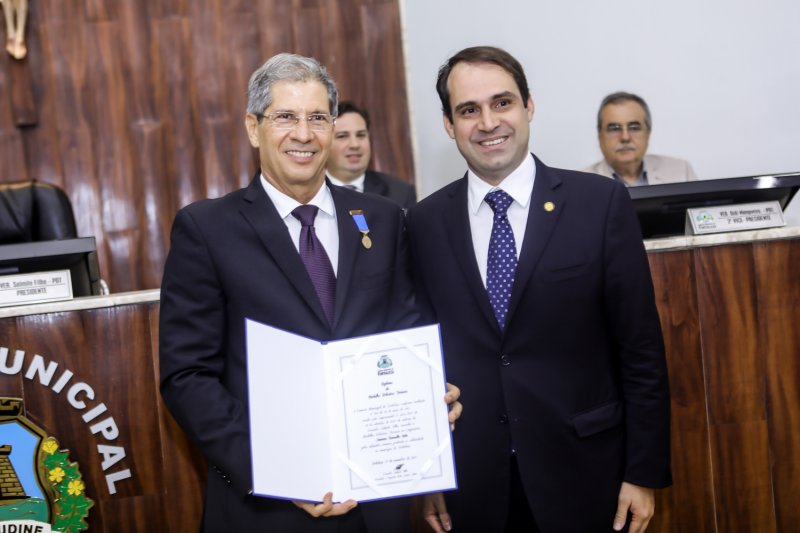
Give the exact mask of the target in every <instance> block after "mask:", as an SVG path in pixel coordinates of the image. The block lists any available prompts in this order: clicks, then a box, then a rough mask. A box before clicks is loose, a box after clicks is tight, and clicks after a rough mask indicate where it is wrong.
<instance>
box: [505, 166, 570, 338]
mask: <svg viewBox="0 0 800 533" xmlns="http://www.w3.org/2000/svg"><path fill="white" fill-rule="evenodd" d="M534 160H535V161H536V179H535V180H534V182H533V192H532V193H531V201H530V205H529V209H528V222H527V224H526V225H525V238H524V239H523V242H522V251H521V253H520V257H519V261H518V262H517V274H516V277H515V278H514V287H513V288H512V290H511V301H510V302H509V304H508V316H507V318H506V324H508V323H510V322H511V319H512V318H513V315H514V310H515V309H516V307H517V305H518V304H519V301H520V298H521V296H522V293H523V291H524V289H525V287H526V285H527V284H528V282H529V281H530V279H531V276H532V275H533V271H534V269H535V268H536V265H537V264H538V263H539V259H541V257H542V253H543V252H544V249H545V247H546V246H547V242H548V241H549V240H550V235H551V234H552V233H553V229H554V228H555V227H556V222H557V221H558V219H559V217H560V216H561V212H562V211H563V210H564V207H565V206H564V204H565V203H566V198H565V195H564V189H563V187H561V179H559V177H558V176H557V175H556V174H555V173H554V172H553V171H552V170H551V169H550V168H549V167H547V166H545V165H544V164H543V163H542V162H541V161H539V159H537V158H536V157H535V156H534ZM548 202H549V203H550V204H552V206H550V205H549V204H548ZM547 207H552V210H549V211H548V209H547Z"/></svg>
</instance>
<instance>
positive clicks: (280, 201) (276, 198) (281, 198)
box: [261, 174, 336, 218]
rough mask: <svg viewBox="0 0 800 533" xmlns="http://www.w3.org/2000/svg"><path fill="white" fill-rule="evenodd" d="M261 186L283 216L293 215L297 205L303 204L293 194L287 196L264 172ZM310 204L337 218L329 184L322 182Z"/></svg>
mask: <svg viewBox="0 0 800 533" xmlns="http://www.w3.org/2000/svg"><path fill="white" fill-rule="evenodd" d="M261 186H262V187H264V190H265V191H266V192H267V195H268V196H269V199H270V200H272V203H273V205H275V209H277V210H278V214H279V215H280V217H281V218H286V217H288V216H291V214H292V211H294V209H295V208H296V207H298V206H300V205H303V204H301V203H300V202H298V201H297V200H295V199H294V198H292V197H291V196H287V195H286V194H284V193H282V192H281V191H279V190H278V189H277V188H276V187H275V186H274V185H273V184H271V183H270V182H269V181H267V178H265V177H264V174H261ZM308 205H315V206H317V207H318V208H319V210H320V211H322V212H323V213H325V214H327V215H330V216H332V217H334V218H336V207H335V206H334V204H333V197H332V196H331V191H330V189H328V185H327V184H325V183H323V184H322V187H320V188H319V191H317V194H315V195H314V197H313V198H312V199H311V200H310V201H309V202H308Z"/></svg>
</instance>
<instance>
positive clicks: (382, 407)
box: [246, 320, 456, 502]
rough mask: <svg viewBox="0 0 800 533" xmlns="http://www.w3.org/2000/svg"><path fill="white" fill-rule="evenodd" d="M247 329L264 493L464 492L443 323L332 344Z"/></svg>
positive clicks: (254, 435) (302, 496) (253, 434)
mask: <svg viewBox="0 0 800 533" xmlns="http://www.w3.org/2000/svg"><path fill="white" fill-rule="evenodd" d="M246 331H247V365H248V390H249V401H250V441H251V447H252V456H253V457H252V462H253V492H254V493H255V494H257V495H261V496H269V497H273V498H286V499H292V500H304V501H312V502H319V501H322V497H323V495H324V494H325V493H326V492H328V491H333V500H334V501H344V500H348V499H354V500H357V501H369V500H376V499H383V498H394V497H399V496H408V495H411V494H420V493H426V492H437V491H444V490H451V489H455V488H456V478H455V467H454V462H453V447H452V440H451V435H450V425H449V422H448V419H447V405H446V404H445V402H444V395H445V392H446V385H445V376H444V368H443V363H442V349H441V338H440V335H439V326H438V325H434V326H424V327H420V328H412V329H406V330H401V331H394V332H389V333H380V334H376V335H370V336H366V337H357V338H353V339H344V340H337V341H330V342H327V343H321V342H319V341H316V340H312V339H307V338H305V337H301V336H299V335H295V334H293V333H288V332H286V331H282V330H279V329H276V328H273V327H271V326H267V325H264V324H260V323H258V322H254V321H252V320H247V323H246Z"/></svg>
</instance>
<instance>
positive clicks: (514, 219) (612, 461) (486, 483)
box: [408, 47, 670, 533]
mask: <svg viewBox="0 0 800 533" xmlns="http://www.w3.org/2000/svg"><path fill="white" fill-rule="evenodd" d="M437 90H438V92H439V96H440V99H441V101H442V110H443V113H444V116H443V119H444V126H445V130H446V131H447V133H448V135H450V137H451V138H453V139H454V140H455V142H456V145H457V146H458V149H459V151H460V152H461V155H462V156H463V157H464V159H465V160H466V162H467V166H468V168H469V170H468V171H467V173H466V175H465V176H464V177H463V178H462V179H460V180H458V181H456V182H454V183H452V184H450V185H448V186H446V187H444V188H443V189H441V190H440V191H438V192H436V193H434V194H433V195H431V196H429V197H428V198H426V199H424V200H423V201H421V202H420V203H419V204H417V205H416V206H415V207H412V208H411V209H410V210H409V212H408V229H409V242H410V244H411V251H412V266H413V269H412V270H413V272H414V274H415V278H416V281H417V286H418V293H417V295H418V297H422V296H427V299H428V300H429V302H430V308H431V311H432V314H431V316H430V317H429V318H430V320H432V321H438V322H440V323H441V327H442V342H443V348H444V353H445V364H446V366H447V373H448V378H450V379H452V380H453V381H454V382H457V383H458V384H459V386H460V387H461V388H462V390H463V391H464V394H463V401H464V403H465V404H466V405H468V406H469V408H468V409H467V411H466V413H465V415H464V417H462V418H461V419H460V420H459V427H458V429H457V430H456V432H455V435H454V438H455V453H456V468H457V472H458V485H459V490H458V491H454V492H450V493H447V495H446V497H444V498H443V497H442V495H440V494H439V495H431V496H428V497H426V505H425V514H426V518H427V520H428V522H429V523H430V524H431V525H432V526H433V527H434V528H435V529H436V531H437V532H440V531H443V530H449V529H450V526H452V528H453V531H457V532H469V531H474V532H480V533H495V532H498V533H499V532H510V531H524V532H536V531H541V532H542V533H563V532H581V533H582V532H592V533H595V532H602V531H612V529H613V530H617V531H618V530H621V529H622V528H623V527H625V525H626V522H627V524H628V526H629V527H630V531H631V532H636V533H640V532H642V531H644V529H645V527H646V526H647V523H648V521H649V520H650V518H651V516H652V515H653V512H654V492H653V489H654V488H658V487H665V486H667V485H669V484H670V468H669V462H670V461H669V394H668V388H667V372H666V365H665V358H664V347H663V341H662V337H661V330H660V325H659V319H658V315H657V312H656V306H655V302H654V297H653V287H652V282H651V278H650V270H649V267H648V263H647V257H646V255H645V251H644V246H643V244H642V241H641V236H640V235H641V234H640V231H639V225H638V223H637V220H636V216H635V214H634V211H633V208H632V206H631V202H630V197H629V195H628V192H627V191H626V190H625V187H624V186H623V185H622V184H621V183H619V182H616V181H612V180H608V179H604V178H602V177H599V176H594V175H590V174H584V173H580V172H572V171H567V170H559V169H555V168H550V167H548V166H546V165H545V164H543V163H542V162H541V161H540V160H539V159H537V158H536V157H534V156H533V155H532V154H531V153H530V152H529V151H528V142H529V136H530V135H529V127H530V126H529V123H530V121H531V119H532V118H533V112H534V107H533V100H532V98H531V96H530V93H529V90H528V83H527V80H526V79H525V73H524V72H523V70H522V67H521V65H520V64H519V62H518V61H517V60H516V59H514V58H513V57H512V56H511V55H509V54H508V53H507V52H505V51H503V50H500V49H497V48H492V47H475V48H467V49H465V50H462V51H461V52H458V53H457V54H456V55H455V56H453V57H452V58H450V59H449V60H448V61H447V63H445V65H443V66H442V68H441V69H440V71H439V78H438V81H437ZM445 499H446V502H445ZM629 513H631V514H632V516H631V517H630V518H629Z"/></svg>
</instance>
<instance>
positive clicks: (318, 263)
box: [292, 205, 336, 325]
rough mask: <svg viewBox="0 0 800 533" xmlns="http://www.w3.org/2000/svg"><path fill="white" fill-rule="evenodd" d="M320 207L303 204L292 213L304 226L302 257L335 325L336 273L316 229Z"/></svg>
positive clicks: (324, 309)
mask: <svg viewBox="0 0 800 533" xmlns="http://www.w3.org/2000/svg"><path fill="white" fill-rule="evenodd" d="M317 211H319V208H318V207H317V206H315V205H301V206H299V207H297V208H295V210H294V211H292V215H293V216H294V217H295V218H296V219H297V220H299V221H300V224H301V225H302V226H303V227H302V229H301V230H300V259H302V260H303V264H304V265H305V266H306V270H308V275H309V276H310V277H311V283H313V284H314V288H315V289H316V290H317V296H319V301H320V302H321V303H322V310H323V311H325V316H326V317H327V318H328V323H329V324H331V325H333V302H334V299H335V298H336V275H335V274H334V273H333V267H332V266H331V261H330V259H328V254H327V253H326V252H325V248H323V247H322V243H321V242H320V241H319V239H318V238H317V233H316V232H315V231H314V219H315V218H316V216H317Z"/></svg>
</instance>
